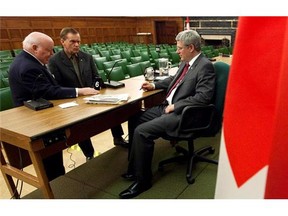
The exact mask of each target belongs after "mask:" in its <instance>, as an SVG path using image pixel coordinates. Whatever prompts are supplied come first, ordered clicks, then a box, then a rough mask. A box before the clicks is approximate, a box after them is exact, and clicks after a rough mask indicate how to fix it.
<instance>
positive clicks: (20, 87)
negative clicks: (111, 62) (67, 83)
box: [9, 51, 76, 106]
mask: <svg viewBox="0 0 288 216" xmlns="http://www.w3.org/2000/svg"><path fill="white" fill-rule="evenodd" d="M9 84H10V88H11V92H12V96H13V101H14V105H15V106H21V105H23V102H24V101H26V100H31V99H37V98H40V97H43V98H45V99H48V100H51V99H61V98H73V97H76V90H75V88H66V87H61V86H59V85H58V84H57V82H56V81H55V79H54V78H53V77H52V75H51V74H50V73H49V72H48V70H47V69H46V67H45V66H43V65H42V64H41V63H40V62H39V61H38V60H37V59H35V58H34V57H33V56H31V55H30V54H29V53H27V52H25V51H22V52H21V53H20V54H19V55H17V56H16V57H15V60H14V61H13V63H12V64H11V66H10V69H9Z"/></svg>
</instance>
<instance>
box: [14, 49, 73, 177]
mask: <svg viewBox="0 0 288 216" xmlns="http://www.w3.org/2000/svg"><path fill="white" fill-rule="evenodd" d="M9 84H10V88H11V92H12V96H13V102H14V105H15V106H22V105H23V102H24V101H26V100H31V99H37V98H40V97H42V98H45V99H48V100H49V99H61V98H74V97H76V90H75V88H70V87H69V88H67V87H61V86H59V85H58V84H57V82H56V81H55V79H54V78H53V76H52V75H51V74H50V73H49V71H48V70H47V69H46V67H45V66H43V65H42V64H41V63H40V62H39V61H38V60H37V59H35V58H34V57H33V56H32V55H30V54H29V53H27V52H25V51H22V52H21V53H20V54H19V55H17V56H16V57H15V60H14V61H13V63H12V64H11V66H10V69H9ZM43 164H44V168H45V171H46V174H47V177H48V180H49V181H51V180H53V179H54V178H57V177H58V176H60V175H64V174H65V168H64V166H63V155H62V152H59V153H57V154H55V155H52V156H49V157H47V158H45V159H43Z"/></svg>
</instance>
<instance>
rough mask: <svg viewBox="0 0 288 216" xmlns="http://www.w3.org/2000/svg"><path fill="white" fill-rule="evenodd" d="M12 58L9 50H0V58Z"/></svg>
mask: <svg viewBox="0 0 288 216" xmlns="http://www.w3.org/2000/svg"><path fill="white" fill-rule="evenodd" d="M5 58H13V55H12V52H11V50H0V59H5Z"/></svg>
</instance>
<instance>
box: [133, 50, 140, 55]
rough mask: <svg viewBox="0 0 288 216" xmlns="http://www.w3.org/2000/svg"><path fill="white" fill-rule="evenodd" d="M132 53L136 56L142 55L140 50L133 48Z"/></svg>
mask: <svg viewBox="0 0 288 216" xmlns="http://www.w3.org/2000/svg"><path fill="white" fill-rule="evenodd" d="M132 54H133V56H134V57H136V56H140V50H132Z"/></svg>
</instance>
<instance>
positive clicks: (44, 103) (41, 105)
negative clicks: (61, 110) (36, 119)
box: [24, 73, 53, 111]
mask: <svg viewBox="0 0 288 216" xmlns="http://www.w3.org/2000/svg"><path fill="white" fill-rule="evenodd" d="M42 76H43V74H42V73H41V74H39V75H38V76H37V77H36V79H35V80H34V82H33V86H32V100H27V101H24V105H25V106H26V107H28V108H30V109H32V110H35V111H37V110H42V109H46V108H49V107H53V103H51V102H50V101H48V100H45V99H44V98H42V97H39V98H36V97H35V94H37V91H35V87H36V83H37V80H38V79H40V78H41V77H42ZM36 90H37V88H36Z"/></svg>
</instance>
